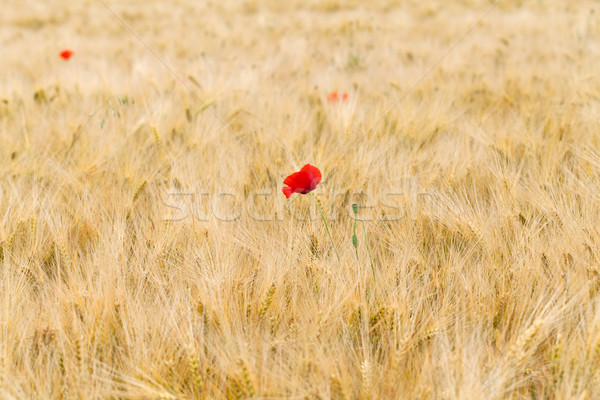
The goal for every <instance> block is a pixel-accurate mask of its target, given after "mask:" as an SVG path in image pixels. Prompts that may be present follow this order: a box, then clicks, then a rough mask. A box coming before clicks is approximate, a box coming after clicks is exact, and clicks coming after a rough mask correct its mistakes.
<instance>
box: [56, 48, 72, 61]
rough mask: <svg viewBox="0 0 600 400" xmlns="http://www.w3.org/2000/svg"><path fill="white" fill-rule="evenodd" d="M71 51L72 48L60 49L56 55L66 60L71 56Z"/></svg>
mask: <svg viewBox="0 0 600 400" xmlns="http://www.w3.org/2000/svg"><path fill="white" fill-rule="evenodd" d="M73 54H75V53H73V51H72V50H63V51H61V52H60V53H59V54H58V55H59V56H60V58H62V59H63V60H68V59H69V58H71V57H72V56H73Z"/></svg>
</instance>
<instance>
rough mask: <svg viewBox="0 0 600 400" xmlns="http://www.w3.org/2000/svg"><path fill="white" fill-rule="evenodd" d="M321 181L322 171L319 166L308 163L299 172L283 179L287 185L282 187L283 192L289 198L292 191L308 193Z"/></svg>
mask: <svg viewBox="0 0 600 400" xmlns="http://www.w3.org/2000/svg"><path fill="white" fill-rule="evenodd" d="M319 182H321V171H319V169H318V168H317V167H313V166H312V165H310V164H306V165H305V166H304V167H302V169H301V170H300V171H299V172H294V173H293V174H291V175H290V176H288V177H287V178H285V180H284V181H283V184H284V185H287V186H286V187H284V188H282V191H283V194H285V197H287V198H288V199H289V198H290V196H291V195H292V193H300V194H306V193H308V192H311V191H313V190H315V188H316V187H317V184H318V183H319Z"/></svg>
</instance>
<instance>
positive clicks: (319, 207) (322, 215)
mask: <svg viewBox="0 0 600 400" xmlns="http://www.w3.org/2000/svg"><path fill="white" fill-rule="evenodd" d="M308 194H310V197H311V198H312V199H313V201H314V202H315V204H316V205H317V209H318V210H319V213H320V214H321V218H322V219H323V223H324V224H325V229H327V235H329V240H330V241H331V245H332V246H333V251H334V252H335V256H336V257H337V259H338V261H340V262H341V260H340V255H339V254H338V252H337V249H336V248H335V244H334V243H333V238H332V237H331V232H329V227H328V226H327V220H326V219H325V214H323V210H321V206H320V205H319V202H318V201H317V198H316V197H315V196H314V195H313V194H312V193H308Z"/></svg>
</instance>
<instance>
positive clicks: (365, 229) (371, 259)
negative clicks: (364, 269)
mask: <svg viewBox="0 0 600 400" xmlns="http://www.w3.org/2000/svg"><path fill="white" fill-rule="evenodd" d="M359 221H360V222H361V223H362V226H363V232H364V234H365V244H366V245H367V254H368V255H369V261H371V272H373V282H375V265H374V264H373V258H372V257H371V249H369V241H368V240H367V228H366V226H365V221H363V220H362V219H359Z"/></svg>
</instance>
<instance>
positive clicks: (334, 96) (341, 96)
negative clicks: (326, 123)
mask: <svg viewBox="0 0 600 400" xmlns="http://www.w3.org/2000/svg"><path fill="white" fill-rule="evenodd" d="M338 100H341V101H346V100H348V93H338V92H331V93H329V94H328V95H327V101H328V102H330V103H335V102H336V101H338Z"/></svg>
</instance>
